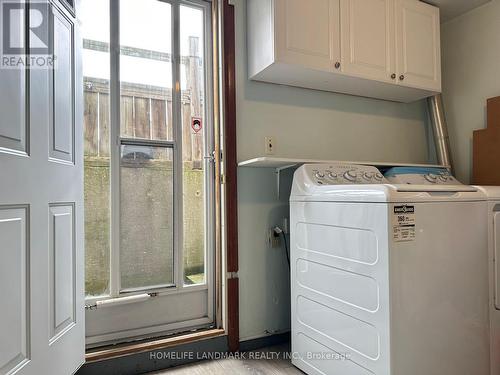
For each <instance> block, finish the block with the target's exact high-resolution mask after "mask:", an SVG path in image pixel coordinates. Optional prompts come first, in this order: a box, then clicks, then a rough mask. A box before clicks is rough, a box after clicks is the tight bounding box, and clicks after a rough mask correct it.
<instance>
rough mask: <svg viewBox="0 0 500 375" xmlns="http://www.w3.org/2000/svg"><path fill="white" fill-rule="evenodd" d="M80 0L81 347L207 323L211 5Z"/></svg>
mask: <svg viewBox="0 0 500 375" xmlns="http://www.w3.org/2000/svg"><path fill="white" fill-rule="evenodd" d="M83 3H84V4H83V5H84V10H83V16H82V29H83V38H84V41H83V44H84V50H83V75H84V78H83V87H84V99H85V116H84V117H85V121H84V126H85V225H86V227H85V240H86V245H85V248H86V282H85V287H86V296H87V298H86V304H87V312H86V321H87V331H86V332H87V343H88V344H89V345H97V344H101V343H104V342H114V341H117V340H123V339H128V338H141V337H150V336H152V335H164V334H168V333H173V332H180V331H183V330H190V329H193V328H197V327H200V328H201V327H207V326H210V325H211V324H212V322H213V320H214V302H213V300H214V292H213V290H214V288H213V279H214V278H213V254H214V251H213V247H214V246H213V243H214V236H213V232H214V228H213V225H214V224H213V222H214V220H213V216H214V209H213V206H214V188H213V185H214V166H213V158H212V153H213V131H212V98H211V91H210V89H209V88H210V87H211V86H212V81H211V66H210V64H211V56H210V47H211V42H210V36H211V31H210V27H211V22H210V17H211V4H210V2H206V1H202V0H200V1H189V2H188V1H177V0H172V1H160V0H111V1H110V0H85V1H84V2H83Z"/></svg>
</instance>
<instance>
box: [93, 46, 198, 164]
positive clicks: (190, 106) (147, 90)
mask: <svg viewBox="0 0 500 375" xmlns="http://www.w3.org/2000/svg"><path fill="white" fill-rule="evenodd" d="M84 46H87V47H89V46H90V47H91V46H92V43H91V41H87V42H86V43H84ZM189 46H190V54H189V56H183V57H182V59H181V64H182V65H184V67H185V70H184V71H185V77H184V80H185V89H184V90H182V91H181V106H182V155H183V161H184V162H192V165H193V168H195V169H198V168H201V166H202V160H203V133H204V129H202V130H201V131H199V132H195V131H194V130H193V129H192V128H191V122H192V118H195V117H200V118H203V117H204V105H205V104H204V102H205V100H204V94H203V89H204V87H203V77H204V75H203V63H202V59H201V57H200V56H199V52H198V51H199V41H198V38H196V37H191V38H190V39H189ZM123 48H126V50H127V51H128V53H131V52H130V51H129V50H130V47H123ZM139 52H142V50H141V51H139ZM137 53H138V52H137V51H136V52H135V55H136V56H137ZM150 56H152V54H151V51H150V52H149V53H148V52H145V53H144V54H143V56H141V55H139V56H137V57H143V58H150ZM183 83H184V82H183ZM183 86H184V85H183ZM84 99H85V118H84V127H85V156H86V157H101V158H108V157H109V156H110V139H109V137H110V104H109V81H108V80H103V79H98V78H93V77H84ZM120 133H121V136H122V137H127V138H141V139H154V140H173V119H172V89H171V88H164V87H157V86H149V85H141V84H132V83H127V82H122V83H121V98H120ZM179 141H180V140H179Z"/></svg>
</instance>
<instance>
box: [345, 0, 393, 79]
mask: <svg viewBox="0 0 500 375" xmlns="http://www.w3.org/2000/svg"><path fill="white" fill-rule="evenodd" d="M340 10H341V16H340V19H341V30H342V31H341V38H342V71H343V72H345V73H347V74H350V75H356V76H360V77H364V78H368V79H374V80H380V81H391V82H395V79H396V74H395V73H396V71H395V37H394V0H341V3H340Z"/></svg>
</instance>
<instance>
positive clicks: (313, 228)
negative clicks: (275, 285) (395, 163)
mask: <svg viewBox="0 0 500 375" xmlns="http://www.w3.org/2000/svg"><path fill="white" fill-rule="evenodd" d="M387 174H388V176H389V177H388V178H387V179H386V178H385V177H383V176H382V174H381V173H380V171H379V170H378V169H376V168H374V167H371V166H361V165H342V164H335V165H326V164H325V165H304V166H302V167H301V168H299V169H298V170H297V171H296V172H295V176H294V182H293V187H292V193H291V197H290V205H291V216H290V223H291V225H290V228H291V231H290V234H291V285H292V306H291V307H292V351H293V359H292V362H293V364H294V365H295V366H297V367H298V368H300V369H301V370H303V371H304V372H306V373H307V374H310V375H313V374H314V375H319V374H327V375H337V374H338V375H354V374H355V375H364V374H366V375H368V374H377V375H422V374H425V375H472V374H473V375H486V374H489V361H490V359H489V358H490V357H489V321H488V261H487V251H486V248H487V218H486V215H485V214H484V213H485V211H486V206H487V202H486V197H485V195H484V194H483V193H482V192H480V191H478V189H476V188H473V187H470V186H465V185H462V184H460V183H459V182H458V181H457V180H455V179H454V178H453V177H452V176H450V175H449V174H448V173H447V172H446V171H445V170H439V169H438V170H422V169H419V170H408V169H404V170H398V169H393V170H391V171H388V173H387ZM388 179H391V180H393V183H391V182H390V181H389V180H388Z"/></svg>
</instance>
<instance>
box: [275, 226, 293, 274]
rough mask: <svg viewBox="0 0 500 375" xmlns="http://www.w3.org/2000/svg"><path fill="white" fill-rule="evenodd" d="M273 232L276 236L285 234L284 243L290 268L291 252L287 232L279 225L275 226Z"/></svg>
mask: <svg viewBox="0 0 500 375" xmlns="http://www.w3.org/2000/svg"><path fill="white" fill-rule="evenodd" d="M273 233H274V236H275V237H279V236H280V235H281V236H283V243H284V244H285V254H286V261H287V264H288V269H290V254H289V252H288V242H287V240H286V234H285V232H283V229H281V228H280V227H279V226H275V227H274V229H273Z"/></svg>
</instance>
